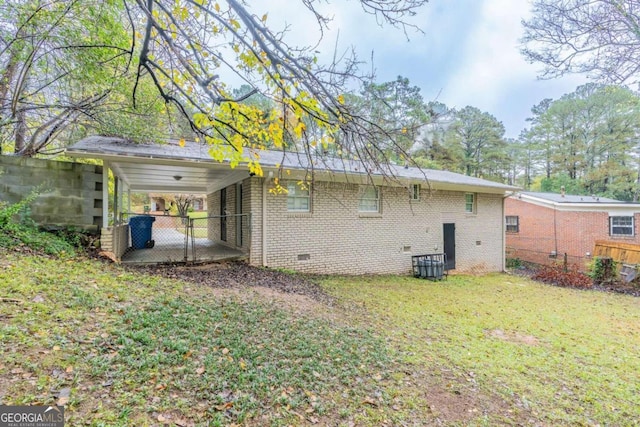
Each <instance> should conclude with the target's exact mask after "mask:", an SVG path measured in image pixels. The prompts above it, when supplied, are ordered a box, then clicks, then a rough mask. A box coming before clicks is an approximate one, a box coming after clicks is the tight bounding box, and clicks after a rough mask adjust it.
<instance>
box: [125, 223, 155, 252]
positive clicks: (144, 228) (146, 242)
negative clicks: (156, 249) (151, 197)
mask: <svg viewBox="0 0 640 427" xmlns="http://www.w3.org/2000/svg"><path fill="white" fill-rule="evenodd" d="M155 220H156V218H155V217H153V216H149V215H140V216H133V217H131V218H129V230H130V231H131V246H133V249H145V248H150V247H152V246H153V245H152V244H150V243H151V242H152V240H151V228H152V227H153V221H155Z"/></svg>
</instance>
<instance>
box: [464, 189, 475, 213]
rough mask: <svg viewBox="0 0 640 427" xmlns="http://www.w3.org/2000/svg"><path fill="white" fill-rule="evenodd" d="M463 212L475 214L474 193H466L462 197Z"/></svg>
mask: <svg viewBox="0 0 640 427" xmlns="http://www.w3.org/2000/svg"><path fill="white" fill-rule="evenodd" d="M464 211H465V212H466V213H476V193H466V194H465V195H464Z"/></svg>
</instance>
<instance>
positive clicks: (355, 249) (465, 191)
mask: <svg viewBox="0 0 640 427" xmlns="http://www.w3.org/2000/svg"><path fill="white" fill-rule="evenodd" d="M68 154H70V155H72V156H76V157H91V158H99V159H103V160H104V162H105V166H106V168H111V169H112V170H113V171H114V173H116V175H117V176H118V179H121V180H122V181H123V183H124V184H123V185H121V186H120V187H122V188H126V189H130V190H131V191H136V190H139V191H145V190H146V191H155V192H163V193H167V192H171V191H173V192H192V193H204V194H207V212H208V213H209V214H210V215H219V216H220V217H217V218H214V219H213V220H212V221H210V222H209V223H208V224H209V225H208V232H207V236H208V239H209V240H210V241H212V242H215V243H216V244H222V245H225V246H229V247H231V248H235V249H241V250H243V251H244V252H245V253H246V254H247V257H248V260H249V262H250V263H251V264H253V265H258V266H268V267H276V268H286V269H292V270H297V271H304V272H313V273H338V274H369V273H376V274H378V273H396V274H406V273H409V272H410V271H411V268H412V263H411V256H412V255H422V254H430V253H442V252H444V253H447V254H448V263H449V267H450V268H451V269H455V270H456V271H460V272H489V271H502V270H503V269H504V253H505V247H504V220H503V218H504V210H503V207H504V197H505V194H506V193H507V192H510V191H513V190H515V188H514V187H511V186H507V185H503V184H500V183H495V182H491V181H486V180H483V179H478V178H473V177H468V176H465V175H460V174H457V173H452V172H446V171H436V170H425V171H420V170H419V169H417V168H404V167H400V166H397V167H396V166H391V168H392V169H393V172H394V173H395V175H396V177H397V179H396V180H389V179H385V178H384V177H383V176H382V175H376V174H373V176H371V177H370V176H367V174H365V173H362V172H361V171H360V170H361V166H360V165H359V164H358V163H350V162H343V161H341V160H337V159H331V158H324V157H323V158H318V159H313V161H314V164H313V168H314V171H315V174H314V181H313V183H312V184H311V185H310V186H309V187H305V188H302V187H300V186H299V185H298V182H299V181H301V180H303V179H304V177H305V176H306V175H307V174H308V172H309V169H310V166H309V163H308V160H309V159H308V158H307V157H305V156H300V155H299V154H296V153H286V154H284V153H282V152H276V151H262V152H260V163H261V166H262V168H263V170H264V173H265V176H264V177H257V176H251V175H250V174H249V172H248V171H247V170H246V169H241V168H236V169H231V168H229V166H228V165H227V164H224V163H223V164H221V163H218V162H215V161H213V160H212V159H211V158H210V157H209V153H208V149H207V148H206V146H205V147H202V146H201V145H199V144H196V143H187V144H186V145H185V146H184V147H180V146H179V145H178V144H172V143H169V144H164V145H157V144H148V145H141V144H128V143H126V142H124V141H121V140H117V139H114V138H103V137H90V138H87V139H85V140H83V141H80V142H78V143H77V144H75V145H74V146H73V147H71V148H70V149H69V150H68ZM163 169H165V171H164V172H160V171H162V170H163ZM145 173H148V176H147V178H146V180H145V178H144V174H145ZM277 176H280V177H281V178H280V180H281V181H280V182H281V184H282V186H284V187H285V188H287V189H288V193H286V194H273V192H271V191H269V190H270V189H271V188H273V183H274V180H275V177H277ZM425 176H426V178H425ZM172 177H173V178H172ZM427 179H428V181H427ZM150 180H154V181H153V182H151V181H150ZM372 180H373V182H372ZM116 198H117V197H116ZM247 214H250V217H248V216H244V217H240V216H239V215H247ZM247 223H249V224H247ZM114 233H115V232H114ZM156 244H158V243H156Z"/></svg>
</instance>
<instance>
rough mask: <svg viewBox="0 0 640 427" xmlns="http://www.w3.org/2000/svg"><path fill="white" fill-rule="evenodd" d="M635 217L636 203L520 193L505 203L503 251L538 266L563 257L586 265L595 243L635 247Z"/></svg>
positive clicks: (639, 213) (639, 239) (638, 214)
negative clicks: (585, 262) (614, 243)
mask: <svg viewBox="0 0 640 427" xmlns="http://www.w3.org/2000/svg"><path fill="white" fill-rule="evenodd" d="M639 219H640V204H638V203H629V202H621V201H618V200H614V199H608V198H605V197H595V196H575V195H569V194H563V193H560V194H557V193H536V192H519V193H516V194H513V195H512V196H510V197H508V198H507V199H506V201H505V223H506V230H505V231H506V245H507V253H508V256H510V257H514V258H515V257H517V258H520V259H522V260H525V261H531V262H536V263H540V264H545V263H547V262H548V260H549V258H550V257H551V258H553V257H555V256H557V257H558V258H560V257H561V256H563V254H565V253H566V254H567V255H568V256H569V257H577V258H582V259H583V261H586V260H588V259H589V258H590V257H591V256H592V254H593V252H594V247H595V242H596V241H597V240H599V241H603V240H604V241H610V242H617V243H631V244H640V236H638V225H637V224H638V220H639Z"/></svg>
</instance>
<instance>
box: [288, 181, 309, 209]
mask: <svg viewBox="0 0 640 427" xmlns="http://www.w3.org/2000/svg"><path fill="white" fill-rule="evenodd" d="M287 212H311V187H310V186H309V184H302V185H300V184H298V183H296V182H289V183H287Z"/></svg>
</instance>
